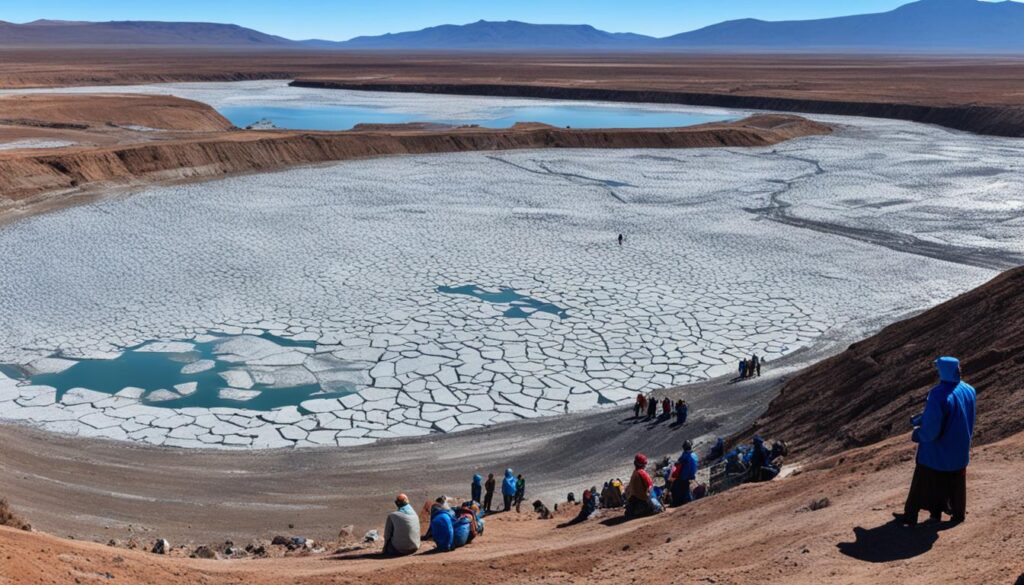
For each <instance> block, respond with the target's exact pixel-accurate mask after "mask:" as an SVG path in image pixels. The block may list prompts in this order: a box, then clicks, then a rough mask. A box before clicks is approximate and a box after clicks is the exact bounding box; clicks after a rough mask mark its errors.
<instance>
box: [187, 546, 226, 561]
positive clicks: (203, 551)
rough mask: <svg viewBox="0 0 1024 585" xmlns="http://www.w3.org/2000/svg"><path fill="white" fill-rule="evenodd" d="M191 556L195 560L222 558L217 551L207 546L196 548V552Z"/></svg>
mask: <svg viewBox="0 0 1024 585" xmlns="http://www.w3.org/2000/svg"><path fill="white" fill-rule="evenodd" d="M189 556H191V557H192V558H194V559H219V558H220V555H218V554H217V551H215V550H213V549H212V548H210V547H208V546H206V545H205V544H204V545H201V546H198V547H196V550H194V551H192V554H191V555H189Z"/></svg>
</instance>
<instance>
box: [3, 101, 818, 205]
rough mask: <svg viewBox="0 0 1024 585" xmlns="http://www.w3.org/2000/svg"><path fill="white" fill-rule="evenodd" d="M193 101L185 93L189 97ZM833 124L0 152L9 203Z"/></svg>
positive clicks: (247, 138)
mask: <svg viewBox="0 0 1024 585" xmlns="http://www.w3.org/2000/svg"><path fill="white" fill-rule="evenodd" d="M183 101H184V100H183ZM828 132H830V129H829V128H828V126H825V125H823V124H819V123H817V122H811V121H809V120H805V119H803V118H799V117H795V116H783V115H761V116H753V117H751V118H747V119H744V120H740V121H738V122H732V123H721V124H705V125H701V126H691V127H686V128H656V129H609V130H578V129H571V130H570V129H562V128H554V127H551V126H546V125H542V124H519V125H516V126H515V127H513V128H509V129H497V130H495V129H487V128H455V129H444V130H410V131H401V130H389V131H383V132H381V131H367V132H360V131H350V132H296V131H250V132H242V131H240V132H230V133H226V132H219V133H211V134H204V135H197V136H195V137H189V138H185V139H179V140H162V141H152V140H150V141H146V142H141V143H134V144H124V145H118V146H114V147H90V148H67V149H62V150H60V151H59V152H56V153H49V152H41V151H6V152H0V211H2V209H3V207H4V204H5V203H6V204H7V206H8V207H11V206H13V205H14V204H24V203H26V202H28V203H31V201H30V200H32V199H34V198H36V199H38V198H39V197H41V196H44V195H47V194H54V193H56V194H58V195H60V196H66V195H68V194H69V193H73V192H75V191H80V190H82V189H84V188H86V187H101V186H102V187H110V186H125V185H139V184H145V183H152V182H157V181H167V180H181V179H200V178H205V179H208V178H213V177H219V176H222V175H224V174H227V173H237V172H253V171H263V170H269V169H278V168H282V167H285V166H290V165H298V164H311V163H322V162H330V161H338V160H346V159H354V158H366V157H374V156H385V155H396V154H425V153H439V152H466V151H480V150H510V149H524V148H700V147H713V146H766V145H771V144H776V143H778V142H782V141H784V140H788V139H790V138H795V137H798V136H807V135H813V134H825V133H828Z"/></svg>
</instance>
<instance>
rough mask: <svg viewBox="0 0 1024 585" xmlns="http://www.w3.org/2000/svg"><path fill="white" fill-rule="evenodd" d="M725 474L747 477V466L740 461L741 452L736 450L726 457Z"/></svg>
mask: <svg viewBox="0 0 1024 585" xmlns="http://www.w3.org/2000/svg"><path fill="white" fill-rule="evenodd" d="M725 473H726V474H727V475H736V474H743V475H746V473H747V466H746V465H745V464H744V463H743V461H742V460H741V459H740V452H739V451H737V450H736V449H733V450H732V451H729V453H728V455H726V456H725Z"/></svg>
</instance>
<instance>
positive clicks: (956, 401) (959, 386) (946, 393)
mask: <svg viewBox="0 0 1024 585" xmlns="http://www.w3.org/2000/svg"><path fill="white" fill-rule="evenodd" d="M935 368H936V369H937V370H938V373H939V383H938V385H936V386H935V387H934V388H932V389H931V390H930V391H929V392H928V399H927V401H926V403H925V407H924V412H923V413H921V414H920V415H918V416H915V417H913V418H912V419H911V425H912V426H913V427H914V432H913V434H912V435H911V440H912V441H914V442H915V443H917V464H916V466H915V467H914V476H913V478H912V479H911V480H910V491H909V493H908V494H907V501H906V503H905V504H904V508H903V513H902V514H898V513H894V514H893V516H895V518H896V520H897V522H899V523H901V524H904V525H907V526H914V525H916V524H917V514H918V512H919V511H920V510H922V509H924V510H928V511H929V513H930V515H931V516H930V519H931V520H933V521H941V520H942V512H943V511H944V510H947V509H948V510H949V512H950V517H951V520H952V522H953V523H954V524H959V523H961V522H963V521H964V520H965V519H966V515H967V465H968V464H969V463H970V460H971V441H972V439H973V438H974V420H975V414H976V412H975V409H976V404H975V402H976V398H977V397H976V393H975V390H974V388H973V387H972V386H971V385H970V384H968V383H967V382H964V381H963V380H962V379H961V378H960V360H958V359H956V358H953V357H940V358H939V359H937V360H935Z"/></svg>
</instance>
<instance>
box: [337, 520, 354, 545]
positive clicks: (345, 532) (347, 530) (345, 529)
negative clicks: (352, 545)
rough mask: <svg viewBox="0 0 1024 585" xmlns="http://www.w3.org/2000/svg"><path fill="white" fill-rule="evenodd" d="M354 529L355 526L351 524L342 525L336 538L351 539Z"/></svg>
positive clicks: (342, 540) (343, 540) (340, 539)
mask: <svg viewBox="0 0 1024 585" xmlns="http://www.w3.org/2000/svg"><path fill="white" fill-rule="evenodd" d="M355 530H356V527H355V526H353V525H351V524H346V525H345V526H342V527H341V531H340V532H338V540H339V541H341V542H345V541H347V540H352V537H353V536H355Z"/></svg>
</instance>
